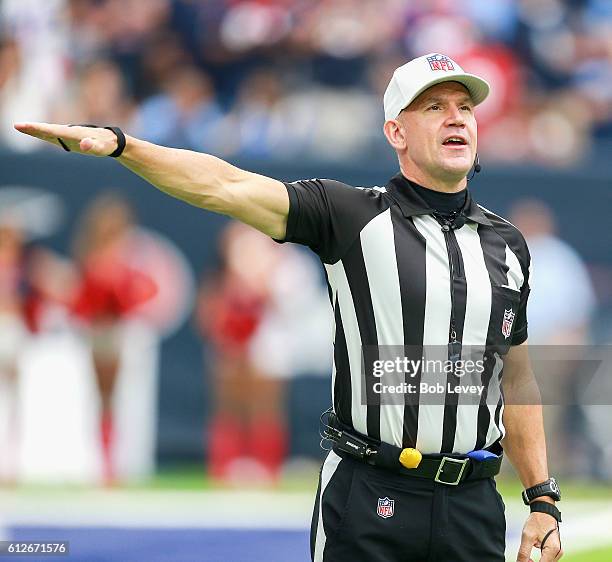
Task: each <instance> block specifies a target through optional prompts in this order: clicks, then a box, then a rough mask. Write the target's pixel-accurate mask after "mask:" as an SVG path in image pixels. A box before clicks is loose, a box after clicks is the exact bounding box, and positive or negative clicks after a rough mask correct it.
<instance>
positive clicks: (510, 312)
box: [285, 174, 530, 454]
mask: <svg viewBox="0 0 612 562" xmlns="http://www.w3.org/2000/svg"><path fill="white" fill-rule="evenodd" d="M286 187H287V190H288V193H289V199H290V210H289V216H288V224H287V234H286V238H285V241H289V242H297V243H300V244H304V245H306V246H309V247H310V248H311V249H312V250H313V251H314V252H316V253H317V255H318V256H319V257H320V259H321V261H322V262H323V264H324V267H325V271H326V274H327V280H328V285H329V292H330V298H331V302H332V306H333V310H334V319H335V327H334V330H335V336H334V358H333V359H334V361H333V373H332V397H333V406H334V411H335V412H336V414H337V415H338V416H339V418H340V420H341V421H343V422H344V423H345V424H347V425H349V426H352V427H353V428H354V429H355V430H357V431H358V432H360V433H362V434H365V435H368V436H370V437H372V438H374V439H380V440H382V441H384V442H388V443H392V444H394V445H397V446H400V447H416V448H418V449H419V450H420V451H421V452H423V453H462V454H465V453H467V452H469V451H472V450H475V449H483V448H489V447H491V446H494V445H495V444H496V443H497V442H498V441H499V440H501V438H502V437H503V436H504V427H503V424H502V412H503V396H502V393H501V390H500V382H501V376H502V370H503V357H504V355H505V353H507V351H508V349H509V347H510V345H518V344H520V343H522V342H524V341H525V340H526V339H527V320H526V304H527V297H528V294H529V284H528V279H529V266H530V257H529V252H528V249H527V246H526V243H525V240H524V238H523V237H522V235H521V234H520V232H519V231H518V230H517V229H516V228H515V227H514V226H513V225H512V224H510V223H509V222H507V221H506V220H504V219H503V218H501V217H499V216H497V215H495V214H494V213H492V212H490V211H488V210H487V209H484V208H483V207H481V206H479V205H477V204H476V203H475V202H474V201H473V199H472V198H471V195H470V194H469V192H468V194H467V198H466V203H465V206H464V211H463V215H464V217H465V218H466V222H465V224H464V225H463V226H461V227H460V228H449V227H448V226H446V227H444V225H443V224H442V223H441V222H439V221H438V220H436V218H435V217H434V216H433V211H432V209H430V208H428V205H427V204H426V203H425V202H424V201H423V199H422V198H421V197H419V195H418V194H417V193H416V191H415V190H414V188H412V186H411V184H410V182H408V181H407V180H406V179H405V178H404V177H403V176H402V175H401V174H398V175H397V176H395V177H394V178H392V179H391V181H390V182H389V184H388V185H387V186H386V187H372V188H355V187H351V186H348V185H346V184H343V183H341V182H338V181H334V180H320V179H315V180H308V181H298V182H293V183H287V184H286ZM451 336H452V337H451ZM453 341H454V342H458V343H457V344H454V345H458V348H457V347H453V346H451V345H449V342H453ZM382 346H400V347H404V346H406V349H408V346H409V348H410V349H411V350H414V349H417V350H419V351H418V353H417V354H421V353H423V354H425V350H426V349H430V348H431V349H434V348H435V347H436V346H440V347H439V348H443V349H449V350H451V351H449V353H451V354H452V353H455V352H456V351H457V349H458V350H459V351H458V353H459V356H460V355H461V353H462V349H464V348H466V346H475V347H476V349H478V348H481V349H482V350H483V352H482V355H481V356H484V357H485V358H486V360H485V361H484V363H483V364H484V370H483V371H482V373H480V374H479V378H480V379H481V381H482V385H483V388H484V391H483V393H482V395H481V396H480V398H477V399H476V402H475V403H474V401H472V402H471V403H462V398H461V396H456V395H455V396H451V395H447V396H445V397H444V400H443V401H438V402H436V403H430V402H428V401H427V400H425V399H424V397H423V396H421V395H419V394H417V396H416V397H412V398H410V397H409V396H406V397H405V398H402V399H401V402H397V401H396V402H394V403H392V404H387V403H384V402H382V401H379V402H377V401H376V397H375V396H373V395H372V385H373V382H374V380H373V378H372V369H371V368H370V367H371V365H372V361H373V360H375V359H376V357H375V356H376V351H374V357H373V353H372V352H371V351H369V352H368V353H365V351H364V350H366V349H367V350H372V349H374V350H376V349H380V348H382ZM453 350H455V351H453ZM411 353H414V352H413V351H412V352H411ZM456 357H457V355H455V358H456ZM362 361H364V362H365V368H364V365H363V364H362ZM454 376H455V375H454V374H452V373H451V374H449V375H448V377H449V379H448V380H449V381H450V380H451V379H452V378H453V377H454ZM413 380H414V381H415V382H417V383H418V382H419V374H418V373H417V374H416V377H415V378H414V379H413ZM453 380H455V379H453ZM364 397H365V398H366V399H364Z"/></svg>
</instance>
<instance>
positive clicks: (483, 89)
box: [403, 73, 491, 109]
mask: <svg viewBox="0 0 612 562" xmlns="http://www.w3.org/2000/svg"><path fill="white" fill-rule="evenodd" d="M443 82H459V84H463V85H464V86H465V87H466V88H467V90H468V92H469V93H470V97H471V98H472V101H473V102H474V105H478V104H480V103H482V102H483V101H484V100H485V99H487V96H488V95H489V92H490V91H491V87H490V86H489V83H488V82H487V81H486V80H483V79H482V78H480V77H478V76H476V75H474V74H466V73H463V74H451V75H450V76H449V75H447V76H444V77H442V78H437V79H435V80H432V81H431V82H428V83H427V84H425V86H423V87H422V88H421V89H420V90H419V91H418V92H416V93H415V94H414V96H412V99H411V100H410V101H409V102H408V103H407V104H406V105H405V106H404V107H403V109H406V108H407V107H408V106H409V105H410V104H411V103H412V102H413V101H414V100H415V99H416V98H417V97H419V96H420V95H421V94H422V93H423V92H424V91H425V90H427V89H428V88H431V87H432V86H435V85H436V84H442V83H443Z"/></svg>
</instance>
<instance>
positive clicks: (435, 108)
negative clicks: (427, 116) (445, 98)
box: [429, 103, 440, 110]
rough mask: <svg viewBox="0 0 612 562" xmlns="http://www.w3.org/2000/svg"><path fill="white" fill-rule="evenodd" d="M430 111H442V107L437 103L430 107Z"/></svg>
mask: <svg viewBox="0 0 612 562" xmlns="http://www.w3.org/2000/svg"><path fill="white" fill-rule="evenodd" d="M429 109H434V110H437V109H440V106H439V105H438V104H437V103H434V104H433V105H430V106H429Z"/></svg>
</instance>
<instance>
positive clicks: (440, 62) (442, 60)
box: [427, 53, 455, 70]
mask: <svg viewBox="0 0 612 562" xmlns="http://www.w3.org/2000/svg"><path fill="white" fill-rule="evenodd" d="M427 62H428V63H429V68H431V69H432V70H455V66H454V65H453V61H452V60H450V59H449V58H448V57H447V56H446V55H440V54H438V53H436V54H435V55H431V56H429V57H427Z"/></svg>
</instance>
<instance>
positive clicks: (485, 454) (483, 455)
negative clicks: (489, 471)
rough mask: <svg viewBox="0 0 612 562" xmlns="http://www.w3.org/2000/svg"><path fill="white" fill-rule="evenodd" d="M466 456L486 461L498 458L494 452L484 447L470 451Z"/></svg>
mask: <svg viewBox="0 0 612 562" xmlns="http://www.w3.org/2000/svg"><path fill="white" fill-rule="evenodd" d="M466 456H467V457H468V458H470V459H472V460H474V461H488V460H493V459H497V458H499V457H498V456H497V455H496V454H494V453H492V452H491V451H486V450H485V449H479V450H478V451H471V452H469V453H468V454H467V455H466Z"/></svg>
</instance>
